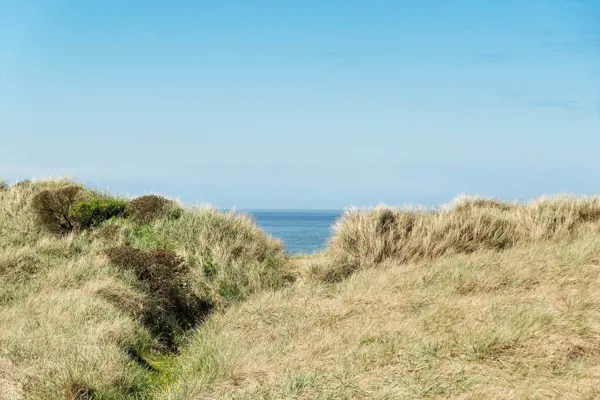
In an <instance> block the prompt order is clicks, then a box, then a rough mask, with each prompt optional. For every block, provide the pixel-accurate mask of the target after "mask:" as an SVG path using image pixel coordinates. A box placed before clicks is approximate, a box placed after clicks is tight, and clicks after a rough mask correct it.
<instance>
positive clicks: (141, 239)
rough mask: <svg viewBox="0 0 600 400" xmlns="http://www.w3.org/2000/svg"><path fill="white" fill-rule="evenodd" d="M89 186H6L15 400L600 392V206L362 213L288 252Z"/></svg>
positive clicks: (211, 217) (222, 218)
mask: <svg viewBox="0 0 600 400" xmlns="http://www.w3.org/2000/svg"><path fill="white" fill-rule="evenodd" d="M74 185H77V184H76V183H74V182H71V181H68V180H48V181H42V182H35V181H25V182H22V183H20V184H18V185H13V186H9V185H0V327H2V329H0V399H2V400H8V399H10V400H12V399H249V400H253V399H288V398H289V399H360V398H364V399H398V398H406V399H411V398H414V399H420V398H456V399H458V398H461V399H466V398H473V399H477V398H481V399H484V398H486V399H487V398H519V399H520V398H531V399H534V398H573V399H591V398H596V397H599V396H600V383H598V382H600V379H599V378H600V358H599V357H598V355H599V354H600V345H599V343H600V292H599V291H598V290H597V287H598V286H599V284H600V274H599V272H600V270H599V269H600V235H598V233H599V231H600V200H598V199H597V198H576V197H568V196H560V197H555V198H549V199H540V200H538V201H535V202H531V203H528V204H516V203H514V204H513V203H503V202H498V201H495V200H490V199H470V198H460V199H458V200H456V201H455V202H454V203H452V204H450V205H448V206H446V207H444V208H442V209H440V210H419V209H417V210H405V209H394V208H387V207H379V208H377V209H371V210H349V211H348V212H346V213H345V214H344V215H343V217H342V218H341V219H340V220H339V221H338V222H337V224H336V226H335V229H334V232H333V233H334V234H333V237H332V239H331V243H330V246H329V248H328V249H327V250H326V251H325V252H323V253H320V254H316V255H312V256H310V257H292V258H286V257H285V255H284V248H283V244H282V243H281V242H280V241H278V240H275V239H273V238H271V237H269V236H268V235H266V234H265V233H264V232H262V231H261V230H260V229H259V228H258V227H257V225H256V224H255V223H254V221H252V219H250V218H249V217H248V216H244V215H240V214H234V213H223V212H220V211H217V210H215V209H212V208H207V207H200V208H186V207H182V206H181V205H180V204H178V203H177V202H174V201H171V200H169V199H165V198H162V197H160V196H155V195H146V196H142V197H140V198H137V199H133V200H131V199H124V198H119V197H116V196H112V195H109V194H106V193H99V192H97V191H94V190H90V189H89V188H86V187H84V186H81V187H80V189H77V190H74V192H73V193H71V192H70V190H71V189H69V190H67V191H66V192H63V191H62V190H64V188H66V187H72V186H74ZM75 192H76V193H75ZM40 193H45V194H43V195H40ZM71 194H73V196H71ZM36 199H37V200H36ZM40 199H41V200H40ZM57 210H58V212H56V211H57ZM56 221H59V224H58V225H57V224H56ZM209 313H210V314H209ZM165 335H166V336H169V340H165Z"/></svg>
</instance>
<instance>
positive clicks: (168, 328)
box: [106, 246, 211, 352]
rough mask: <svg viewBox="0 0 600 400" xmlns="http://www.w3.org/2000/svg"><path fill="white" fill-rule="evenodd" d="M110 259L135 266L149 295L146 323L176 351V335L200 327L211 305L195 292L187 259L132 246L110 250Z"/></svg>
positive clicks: (144, 314) (145, 314)
mask: <svg viewBox="0 0 600 400" xmlns="http://www.w3.org/2000/svg"><path fill="white" fill-rule="evenodd" d="M106 255H107V256H108V258H109V260H110V262H111V263H112V264H113V265H116V266H122V267H125V268H129V269H131V270H132V271H133V272H134V273H135V275H136V277H137V278H138V279H139V280H140V281H141V282H143V283H144V284H145V287H144V289H145V290H146V292H147V294H148V297H147V299H148V301H147V303H148V304H147V305H146V307H145V309H144V313H143V318H142V322H143V324H144V325H145V326H146V327H147V328H148V329H150V331H151V332H152V333H153V334H154V335H156V336H157V337H158V340H159V341H160V343H161V344H163V345H164V346H165V347H166V348H167V350H168V351H171V352H172V351H176V350H177V343H176V335H177V334H178V333H181V331H185V330H188V329H191V328H194V327H196V326H197V324H198V323H199V322H201V321H202V319H203V318H205V317H206V315H207V314H208V312H209V311H210V309H211V304H210V303H209V302H208V301H206V300H205V299H202V298H201V297H200V296H198V294H197V293H195V292H194V288H193V287H192V285H191V282H190V279H189V268H188V267H187V266H186V265H185V264H184V260H183V258H181V257H180V256H179V255H177V254H176V253H175V252H173V251H170V250H165V249H154V250H143V249H137V248H135V247H131V246H119V247H112V248H109V249H107V250H106Z"/></svg>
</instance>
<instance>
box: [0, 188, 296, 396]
mask: <svg viewBox="0 0 600 400" xmlns="http://www.w3.org/2000/svg"><path fill="white" fill-rule="evenodd" d="M65 187H73V182H71V181H68V180H50V181H41V182H35V181H28V182H25V183H22V184H19V185H13V186H12V187H9V188H4V189H3V190H0V326H1V327H2V329H0V399H1V400H9V399H10V400H12V399H86V398H94V399H144V398H153V396H152V394H151V393H152V391H153V390H155V389H156V387H159V386H161V385H166V384H168V383H169V379H170V378H169V379H167V378H168V376H169V375H168V374H167V373H166V372H165V371H164V369H163V367H161V364H164V362H163V361H161V360H163V359H165V360H166V359H169V358H168V357H166V356H164V355H161V354H156V353H155V349H161V348H162V347H161V346H160V343H159V342H160V341H159V339H160V337H158V336H156V335H154V334H153V332H152V330H151V329H147V328H146V327H145V326H147V325H149V324H151V323H152V321H145V320H144V319H145V318H147V316H148V308H147V307H148V304H155V303H156V301H154V300H156V299H157V298H158V297H157V296H159V295H162V296H163V297H164V296H165V295H170V294H171V292H173V293H175V292H177V293H179V289H177V290H171V291H169V290H167V289H169V288H170V287H169V288H166V286H164V285H161V286H159V287H154V286H153V285H151V284H148V282H147V281H148V279H146V277H145V276H139V274H136V272H139V271H135V270H129V269H127V268H121V267H118V266H116V265H113V264H111V263H110V262H109V259H108V257H106V256H105V253H106V251H107V250H108V249H111V248H115V247H118V246H124V245H139V246H140V247H143V248H147V249H148V252H149V253H150V254H154V255H158V256H163V255H165V254H166V255H171V254H172V255H173V257H171V258H173V259H177V260H180V259H181V260H184V259H185V260H186V262H187V261H189V260H191V261H195V262H187V263H186V267H187V268H186V271H188V270H191V269H194V268H195V269H197V270H195V271H193V272H194V274H193V277H190V279H189V280H187V281H181V279H179V278H178V279H173V280H172V281H168V271H167V270H166V269H165V270H164V271H163V270H160V271H159V272H160V273H161V274H162V275H161V279H163V281H164V282H167V281H168V282H169V284H172V286H173V287H175V286H177V288H179V287H184V286H186V287H187V285H189V284H191V283H195V286H202V285H203V284H205V283H206V284H207V285H208V284H209V283H210V282H212V281H211V280H210V279H208V278H207V277H206V276H205V271H204V270H203V264H202V263H199V262H197V261H198V260H199V259H200V257H201V256H204V257H206V255H207V254H210V256H211V257H212V258H211V260H214V261H213V263H215V264H217V267H215V271H216V272H217V274H218V276H219V280H217V281H216V282H218V283H221V284H224V283H225V282H227V278H228V277H232V278H231V279H232V282H234V283H235V285H237V286H236V287H238V288H239V290H240V291H241V292H243V293H244V294H249V293H252V292H253V291H255V290H258V289H260V288H262V287H263V286H264V287H277V286H278V285H281V284H285V283H286V282H287V280H284V279H283V278H281V279H280V277H282V276H283V266H284V261H285V259H284V256H283V248H282V246H281V243H279V242H277V241H275V240H273V239H271V238H269V237H268V236H267V235H265V234H264V233H263V232H262V231H259V230H258V228H256V225H254V224H253V222H252V221H250V220H248V219H247V218H246V217H242V216H240V217H237V216H233V215H227V214H222V213H219V212H217V211H214V210H190V209H186V210H184V211H183V212H182V213H178V215H177V217H179V219H177V220H175V218H173V215H171V214H168V215H166V216H164V218H162V217H160V216H159V217H158V218H157V219H155V220H154V221H152V224H151V225H145V226H142V227H140V226H138V222H139V221H137V220H136V221H129V220H127V219H125V218H118V219H116V220H111V221H108V222H106V223H103V224H102V225H101V226H99V227H97V228H96V227H91V229H90V230H85V231H78V230H76V231H73V232H70V233H69V232H63V231H62V230H61V233H64V234H61V235H55V234H53V233H52V232H49V231H48V229H47V228H46V227H44V226H43V225H41V224H40V220H39V218H37V216H39V214H38V215H37V216H36V212H35V209H34V207H33V205H34V204H33V199H34V198H36V196H37V195H38V194H39V193H43V192H44V191H48V190H52V191H54V192H60V191H61V188H65ZM54 192H53V193H54ZM46 193H47V192H46ZM38 198H39V197H38ZM59 200H60V199H59ZM67 200H69V199H67ZM59 203H60V202H59ZM59 211H60V210H59ZM61 215H62V214H61ZM161 229H162V230H163V231H161V232H158V231H157V230H161ZM178 230H179V231H178ZM152 241H154V242H153V243H151V242H152ZM160 244H164V245H165V246H167V247H169V248H170V249H171V250H158V249H160V248H161V246H160ZM154 248H157V249H156V250H155V249H154ZM180 256H185V258H184V257H181V258H179V257H180ZM164 258H165V257H162V258H161V260H162V262H161V263H160V265H161V266H164V268H171V264H169V263H167V262H165V260H163V259H164ZM167 261H168V260H167ZM177 264H178V265H177V266H178V267H179V263H177ZM148 267H151V266H148ZM227 268H231V269H232V270H233V271H234V272H227V271H225V269H227ZM261 271H266V272H265V275H264V276H263V275H261ZM278 271H279V272H278ZM151 272H152V273H155V272H157V269H156V268H154V269H152V271H151ZM173 272H175V271H173ZM191 272H192V271H190V274H191ZM228 274H229V275H228ZM155 275H156V274H155ZM286 276H287V275H286ZM152 277H155V276H154V275H153V276H152ZM192 278H193V279H192ZM157 282H158V281H157ZM244 285H247V286H244ZM209 286H210V285H209ZM201 289H202V288H201ZM188 297H189V299H192V300H195V299H196V298H194V297H193V296H188ZM188 297H186V296H179V297H178V298H177V299H176V300H177V301H179V302H181V301H184V302H185V301H187V300H188ZM163 303H164V304H167V303H168V302H167V303H165V302H162V303H160V304H159V306H160V307H162V306H164V304H163ZM224 303H225V301H224ZM170 304H171V303H168V305H170ZM187 305H188V304H184V305H180V304H179V303H178V307H179V306H181V307H184V306H187ZM163 308H164V310H159V311H161V312H162V313H172V308H173V307H166V306H165V307H163ZM161 315H162V314H161ZM173 317H177V316H176V315H173ZM177 339H178V340H179V341H184V340H185V338H184V337H180V338H177Z"/></svg>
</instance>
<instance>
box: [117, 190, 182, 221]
mask: <svg viewBox="0 0 600 400" xmlns="http://www.w3.org/2000/svg"><path fill="white" fill-rule="evenodd" d="M181 214H182V211H181V209H180V208H178V207H177V206H176V204H175V202H174V201H172V200H169V199H167V198H165V197H162V196H158V195H155V194H148V195H144V196H140V197H137V198H135V199H133V200H131V201H130V202H129V204H128V205H127V216H128V217H129V218H131V219H132V220H133V221H135V222H137V223H139V224H148V223H150V222H152V221H153V220H154V219H156V218H159V217H162V216H165V215H168V216H170V217H172V218H175V219H176V218H179V217H181Z"/></svg>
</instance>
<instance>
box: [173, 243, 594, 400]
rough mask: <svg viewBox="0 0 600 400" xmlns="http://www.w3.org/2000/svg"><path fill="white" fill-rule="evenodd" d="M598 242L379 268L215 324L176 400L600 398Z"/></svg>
mask: <svg viewBox="0 0 600 400" xmlns="http://www.w3.org/2000/svg"><path fill="white" fill-rule="evenodd" d="M599 285H600V239H599V238H598V237H596V235H587V236H585V237H583V238H581V239H579V240H577V241H575V242H571V243H568V244H566V243H563V244H557V243H549V242H547V243H541V244H536V245H532V246H528V247H517V248H514V249H510V250H507V251H504V252H500V253H498V252H495V251H490V250H487V251H482V252H478V253H474V254H470V255H455V256H453V257H448V258H444V259H440V260H437V261H435V262H420V263H411V264H407V265H402V266H393V265H392V266H387V267H385V266H382V267H381V268H380V269H378V270H373V269H371V270H365V271H361V272H359V273H357V274H355V275H353V276H352V277H350V278H349V279H347V280H345V281H343V282H341V283H338V284H334V285H329V284H317V283H314V282H313V283H310V284H307V283H304V284H301V285H296V286H295V287H293V288H289V289H286V290H283V291H278V292H271V293H266V294H263V295H261V296H258V297H255V298H253V299H251V300H250V301H248V302H245V303H243V304H241V305H239V306H236V307H235V308H233V309H230V310H228V311H227V312H225V313H220V314H219V315H216V316H214V317H213V318H212V319H211V320H210V321H209V323H208V324H207V325H206V326H204V327H203V328H201V329H200V331H199V332H198V334H197V335H196V338H195V340H194V342H193V344H192V345H191V346H190V347H189V348H188V349H186V351H185V352H184V354H183V355H182V356H181V357H180V376H181V378H180V382H179V386H180V389H179V390H178V391H174V392H170V393H163V397H164V398H170V399H200V398H202V399H248V400H250V399H284V398H286V399H287V398H290V399H293V398H297V399H360V398H364V399H367V398H368V399H421V398H455V399H467V398H468V399H488V398H505V399H526V398H530V399H534V398H570V399H591V398H597V397H598V396H600V357H599V356H600V292H599V291H598V290H597V288H598V287H599Z"/></svg>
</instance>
